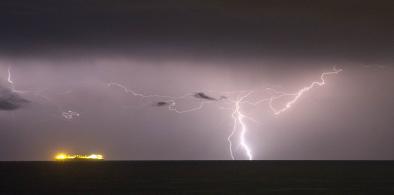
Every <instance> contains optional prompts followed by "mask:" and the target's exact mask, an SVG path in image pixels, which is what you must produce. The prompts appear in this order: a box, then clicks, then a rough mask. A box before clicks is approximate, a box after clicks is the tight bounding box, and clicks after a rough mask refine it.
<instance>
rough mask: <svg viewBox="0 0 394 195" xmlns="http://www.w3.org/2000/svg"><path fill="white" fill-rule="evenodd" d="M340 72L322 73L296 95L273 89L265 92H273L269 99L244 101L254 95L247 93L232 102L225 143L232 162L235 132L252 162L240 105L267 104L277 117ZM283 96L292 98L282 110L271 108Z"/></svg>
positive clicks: (250, 92) (334, 70)
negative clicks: (231, 123)
mask: <svg viewBox="0 0 394 195" xmlns="http://www.w3.org/2000/svg"><path fill="white" fill-rule="evenodd" d="M342 71H343V70H342V69H337V68H336V67H334V68H333V71H330V72H323V73H322V74H321V75H320V81H313V82H312V83H311V84H309V85H308V86H306V87H303V88H301V89H300V90H298V91H297V92H296V93H285V92H279V91H276V90H274V89H271V88H267V89H266V90H268V91H273V92H274V94H273V95H272V96H271V97H269V98H265V99H260V100H257V101H255V102H250V101H246V99H247V98H248V97H249V96H250V95H251V94H252V93H254V91H249V92H247V93H246V94H245V95H242V96H241V97H240V98H238V99H237V100H236V101H233V103H234V109H233V112H232V115H231V116H232V119H233V129H232V131H231V133H230V135H229V136H228V137H227V141H228V143H229V151H230V156H231V158H232V159H233V160H235V159H236V158H235V154H234V151H233V143H232V137H233V136H234V135H235V134H236V133H237V132H239V143H240V146H241V147H242V149H243V150H244V151H245V154H246V156H247V157H248V159H249V160H253V155H252V150H251V148H250V146H249V144H248V143H247V140H246V133H247V131H248V127H247V124H246V122H245V119H246V118H250V117H249V116H247V115H246V114H244V113H243V112H242V109H241V105H242V104H248V105H252V106H256V105H258V104H261V103H264V102H268V105H269V108H270V109H271V111H272V113H273V115H275V116H278V115H280V114H282V113H284V112H286V111H287V110H289V109H290V108H291V107H293V105H294V104H295V103H296V102H297V101H299V100H300V98H301V97H302V96H303V95H304V94H305V93H306V92H308V91H310V90H312V89H313V88H315V87H321V86H323V85H325V84H326V78H327V77H328V76H330V75H334V74H338V73H340V72H342ZM285 96H290V97H293V98H292V99H291V100H289V101H288V102H287V103H286V104H285V106H284V107H283V108H280V109H275V108H274V106H273V103H274V101H275V100H278V99H280V98H282V97H285ZM251 119H252V118H251Z"/></svg>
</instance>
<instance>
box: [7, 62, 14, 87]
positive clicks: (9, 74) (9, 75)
mask: <svg viewBox="0 0 394 195" xmlns="http://www.w3.org/2000/svg"><path fill="white" fill-rule="evenodd" d="M7 81H8V83H9V84H11V86H12V87H14V82H13V81H12V79H11V67H8V78H7Z"/></svg>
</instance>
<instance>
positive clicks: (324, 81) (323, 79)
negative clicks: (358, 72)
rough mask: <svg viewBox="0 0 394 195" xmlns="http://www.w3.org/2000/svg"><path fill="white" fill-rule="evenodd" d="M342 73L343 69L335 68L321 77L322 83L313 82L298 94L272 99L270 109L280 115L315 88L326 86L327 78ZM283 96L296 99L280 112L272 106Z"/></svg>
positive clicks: (285, 94)
mask: <svg viewBox="0 0 394 195" xmlns="http://www.w3.org/2000/svg"><path fill="white" fill-rule="evenodd" d="M340 72H342V69H336V68H335V67H334V70H333V71H331V72H324V73H322V74H321V76H320V81H314V82H312V83H311V84H310V85H309V86H306V87H304V88H302V89H300V90H299V91H298V92H297V93H293V94H288V93H283V94H282V95H280V96H278V97H271V99H270V108H271V110H272V112H273V113H274V114H275V115H279V114H281V113H283V112H285V111H287V110H288V109H290V108H291V107H292V106H293V105H294V104H295V103H296V102H297V101H298V100H299V99H300V97H301V96H302V95H303V94H304V93H306V92H308V91H310V90H311V89H313V88H315V87H321V86H323V85H325V84H326V77H327V76H329V75H333V74H338V73H340ZM283 96H294V98H293V99H292V100H290V101H289V102H287V103H286V105H285V107H283V108H281V109H279V110H277V109H275V108H274V107H273V105H272V103H273V101H274V100H275V99H278V98H280V97H283Z"/></svg>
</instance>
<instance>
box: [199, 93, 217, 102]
mask: <svg viewBox="0 0 394 195" xmlns="http://www.w3.org/2000/svg"><path fill="white" fill-rule="evenodd" d="M193 96H194V97H195V98H199V99H206V100H211V101H215V100H217V99H216V98H214V97H211V96H208V95H207V94H205V93H203V92H198V93H195V94H194V95H193Z"/></svg>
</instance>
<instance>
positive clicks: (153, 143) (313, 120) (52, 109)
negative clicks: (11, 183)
mask: <svg viewBox="0 0 394 195" xmlns="http://www.w3.org/2000/svg"><path fill="white" fill-rule="evenodd" d="M393 21H394V2H392V1H389V0H386V1H360V0H358V1H356V0H347V1H343V0H342V1H339V0H330V1H329V0H327V1H312V0H308V1H307V0H303V1H294V0H270V1H232V0H227V1H224V0H222V1H219V0H217V1H215V0H211V1H197V0H195V1H193V0H191V1H184V0H183V1H182V0H178V1H176V0H172V1H171V0H160V1H148V0H144V1H142V0H141V1H126V0H123V1H121V0H112V1H104V0H96V1H93V0H67V1H61V0H56V1H55V0H46V1H44V0H35V1H31V0H21V1H19V0H5V1H1V2H0V160H50V159H51V158H52V157H53V155H54V154H56V153H57V152H59V151H62V152H69V153H102V154H103V155H104V156H105V157H106V158H107V159H110V160H217V159H219V160H231V159H232V158H231V155H230V151H229V142H228V140H227V138H228V136H229V134H230V133H231V131H232V129H233V126H234V120H233V118H232V113H233V111H234V109H235V103H234V101H235V100H237V98H239V97H240V96H242V95H244V94H245V93H247V92H250V91H253V93H252V94H251V95H250V96H248V97H247V101H257V100H260V99H264V98H267V97H272V96H273V95H275V93H273V90H277V91H281V92H286V93H296V92H298V91H299V90H300V89H302V88H303V87H306V86H309V85H310V84H311V83H312V82H314V81H318V82H319V81H320V76H321V74H322V73H323V72H330V71H333V70H337V69H342V70H343V71H342V72H340V73H338V74H335V75H330V76H327V77H326V78H325V82H326V83H325V85H324V86H321V87H315V88H313V89H311V90H310V91H308V92H306V93H304V94H303V95H302V96H301V97H300V99H298V100H297V102H296V103H295V104H294V105H293V106H292V107H291V108H290V109H288V110H287V111H286V112H283V113H281V114H280V115H275V114H274V113H272V110H271V109H270V107H269V104H268V103H263V104H259V105H256V106H251V105H246V104H244V105H242V107H241V111H242V113H243V114H245V115H247V116H248V117H247V119H245V123H246V126H247V133H246V135H245V138H246V140H247V143H248V145H249V146H250V148H251V150H252V153H253V157H254V158H253V159H256V160H284V159H286V160H309V159H316V160H326V159H329V160H342V159H346V160H348V159H365V160H370V159H374V160H378V159H390V160H394V152H393V148H394V130H393V128H394V121H393V118H394V114H393V109H394V103H393V99H394V91H393V90H394V67H392V64H393V63H394V55H393V54H394V22H393ZM9 72H10V74H9ZM9 76H10V78H8V77H9ZM111 83H112V85H111ZM124 87H127V89H128V90H129V91H127V90H126V88H124ZM267 88H270V90H267ZM271 89H272V90H271ZM131 91H133V92H135V94H133V93H132V92H131ZM137 93H138V94H137ZM152 94H156V95H160V97H158V96H149V95H152ZM185 94H186V96H184V98H181V99H178V100H176V101H175V102H172V99H173V98H169V97H168V96H177V97H179V96H183V95H185ZM276 95H277V94H276ZM146 96H149V97H146ZM291 98H292V96H290V97H284V98H280V99H278V100H277V101H275V102H274V103H273V105H274V107H275V108H277V109H280V108H283V107H284V106H285V105H286V102H288V101H290V100H291ZM174 103H176V105H175V106H174V105H173V104H174ZM201 105H202V106H201ZM199 106H201V109H198V110H197V109H196V110H193V111H191V112H186V113H177V112H176V111H180V110H181V111H185V110H190V109H194V108H200V107H199ZM173 108H175V109H176V110H173ZM238 134H239V131H238V133H237V134H236V135H234V137H232V139H231V140H232V144H233V148H232V149H233V151H234V153H233V154H234V155H235V159H247V156H246V155H245V151H244V150H243V148H242V146H241V144H240V141H239V137H238V136H239V135H238Z"/></svg>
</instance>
